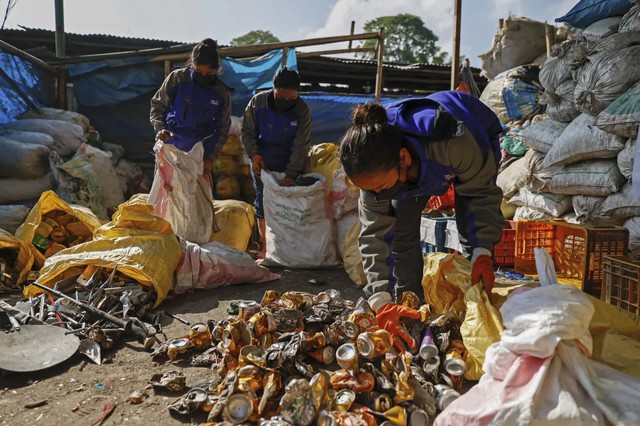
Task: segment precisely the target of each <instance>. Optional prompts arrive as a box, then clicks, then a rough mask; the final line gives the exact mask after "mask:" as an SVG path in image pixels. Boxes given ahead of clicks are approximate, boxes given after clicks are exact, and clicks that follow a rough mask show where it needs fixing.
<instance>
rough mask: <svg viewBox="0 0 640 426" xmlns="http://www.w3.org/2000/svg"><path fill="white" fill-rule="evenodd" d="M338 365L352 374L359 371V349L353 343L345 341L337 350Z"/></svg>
mask: <svg viewBox="0 0 640 426" xmlns="http://www.w3.org/2000/svg"><path fill="white" fill-rule="evenodd" d="M336 361H337V362H338V365H339V366H340V367H341V368H343V369H344V370H346V371H348V372H349V373H351V374H352V375H354V376H355V375H356V374H357V373H358V351H357V350H356V346H355V345H354V344H353V343H345V344H344V345H342V346H340V347H339V348H338V350H337V351H336Z"/></svg>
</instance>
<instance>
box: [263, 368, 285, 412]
mask: <svg viewBox="0 0 640 426" xmlns="http://www.w3.org/2000/svg"><path fill="white" fill-rule="evenodd" d="M262 388H263V392H262V397H261V398H260V403H259V404H258V414H262V413H263V411H264V409H265V407H266V406H267V402H268V401H269V399H270V398H273V397H274V396H275V395H277V394H278V392H280V390H281V389H282V376H281V375H280V373H279V372H277V371H268V372H267V373H265V375H264V376H263V378H262Z"/></svg>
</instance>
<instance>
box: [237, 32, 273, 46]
mask: <svg viewBox="0 0 640 426" xmlns="http://www.w3.org/2000/svg"><path fill="white" fill-rule="evenodd" d="M279 42H280V39H278V37H276V36H274V35H273V34H271V31H262V30H255V31H250V32H248V33H246V34H245V35H243V36H240V37H236V38H234V39H233V40H231V43H230V44H231V46H250V45H253V44H267V43H279Z"/></svg>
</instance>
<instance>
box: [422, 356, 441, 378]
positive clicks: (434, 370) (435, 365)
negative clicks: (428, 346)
mask: <svg viewBox="0 0 640 426" xmlns="http://www.w3.org/2000/svg"><path fill="white" fill-rule="evenodd" d="M439 368H440V358H439V357H437V356H434V357H431V358H429V359H428V360H426V361H425V362H424V363H423V364H422V370H423V371H424V372H425V374H426V375H427V377H431V378H436V377H438V369H439Z"/></svg>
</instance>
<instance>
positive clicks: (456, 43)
mask: <svg viewBox="0 0 640 426" xmlns="http://www.w3.org/2000/svg"><path fill="white" fill-rule="evenodd" d="M453 3H454V6H453V19H454V28H453V58H451V90H456V87H458V83H459V82H460V22H461V17H462V0H453Z"/></svg>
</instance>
